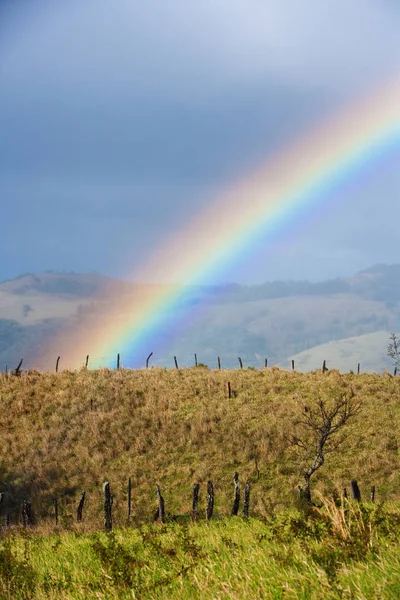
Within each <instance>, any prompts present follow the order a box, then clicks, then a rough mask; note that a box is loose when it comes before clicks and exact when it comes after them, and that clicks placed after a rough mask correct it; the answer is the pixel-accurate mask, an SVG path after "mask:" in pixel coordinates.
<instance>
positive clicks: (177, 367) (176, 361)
mask: <svg viewBox="0 0 400 600" xmlns="http://www.w3.org/2000/svg"><path fill="white" fill-rule="evenodd" d="M174 363H175V368H176V369H179V365H178V360H177V358H176V356H174Z"/></svg>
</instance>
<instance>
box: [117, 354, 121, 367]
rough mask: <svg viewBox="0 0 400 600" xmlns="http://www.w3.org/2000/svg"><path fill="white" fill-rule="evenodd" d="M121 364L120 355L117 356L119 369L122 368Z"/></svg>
mask: <svg viewBox="0 0 400 600" xmlns="http://www.w3.org/2000/svg"><path fill="white" fill-rule="evenodd" d="M120 363H121V357H120V355H119V353H118V354H117V369H119V368H120Z"/></svg>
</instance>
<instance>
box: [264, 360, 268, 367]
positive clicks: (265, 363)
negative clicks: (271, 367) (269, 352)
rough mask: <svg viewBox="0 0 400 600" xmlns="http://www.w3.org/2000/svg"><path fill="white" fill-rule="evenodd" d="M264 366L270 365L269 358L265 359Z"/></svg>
mask: <svg viewBox="0 0 400 600" xmlns="http://www.w3.org/2000/svg"><path fill="white" fill-rule="evenodd" d="M264 367H265V368H267V367H268V358H266V359H265V361H264Z"/></svg>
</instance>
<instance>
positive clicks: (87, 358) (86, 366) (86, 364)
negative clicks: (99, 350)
mask: <svg viewBox="0 0 400 600" xmlns="http://www.w3.org/2000/svg"><path fill="white" fill-rule="evenodd" d="M88 364H89V354H87V355H86V361H85V369H87V368H88Z"/></svg>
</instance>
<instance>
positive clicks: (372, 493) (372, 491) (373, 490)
mask: <svg viewBox="0 0 400 600" xmlns="http://www.w3.org/2000/svg"><path fill="white" fill-rule="evenodd" d="M371 502H375V486H374V485H372V486H371Z"/></svg>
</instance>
